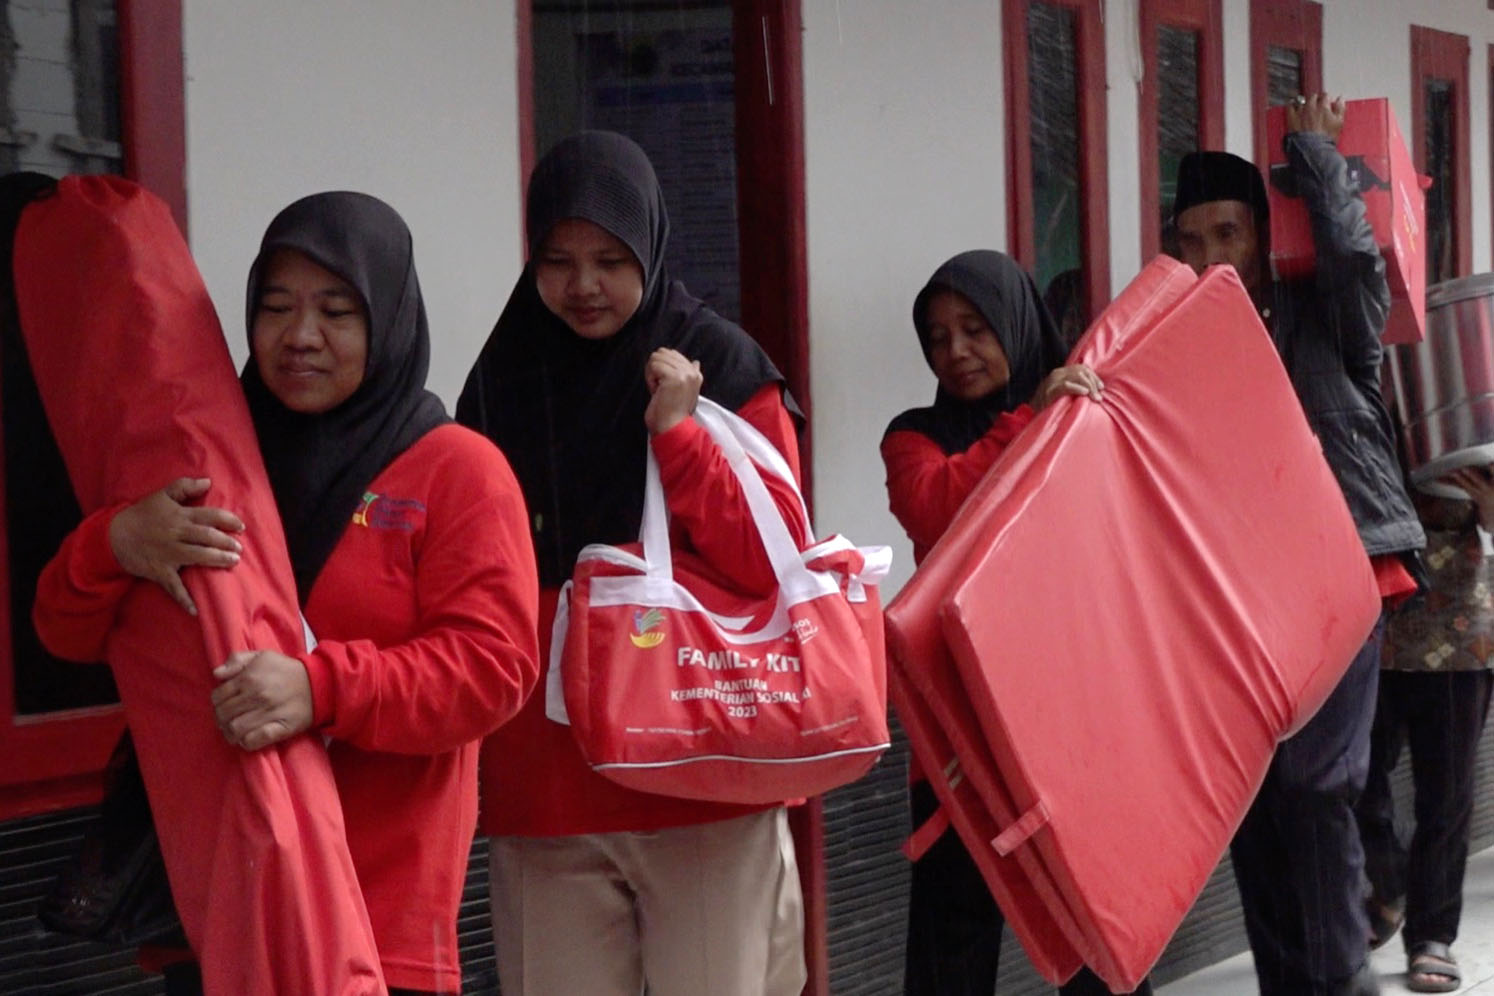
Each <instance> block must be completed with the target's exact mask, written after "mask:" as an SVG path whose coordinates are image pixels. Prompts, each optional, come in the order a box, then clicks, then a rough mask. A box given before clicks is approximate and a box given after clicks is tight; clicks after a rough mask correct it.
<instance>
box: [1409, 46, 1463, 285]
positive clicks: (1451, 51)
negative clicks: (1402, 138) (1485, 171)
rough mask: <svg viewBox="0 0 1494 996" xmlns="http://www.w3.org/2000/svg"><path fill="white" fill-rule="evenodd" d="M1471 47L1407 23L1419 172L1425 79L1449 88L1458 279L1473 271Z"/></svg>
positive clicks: (1422, 167)
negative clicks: (1444, 82)
mask: <svg viewBox="0 0 1494 996" xmlns="http://www.w3.org/2000/svg"><path fill="white" fill-rule="evenodd" d="M1471 52H1472V48H1471V46H1470V44H1469V41H1468V36H1467V35H1459V34H1453V33H1451V32H1448V31H1438V30H1436V29H1435V28H1424V27H1422V26H1420V25H1417V24H1413V25H1411V88H1412V89H1411V133H1412V137H1411V152H1412V156H1413V157H1414V158H1415V160H1416V168H1417V170H1418V171H1419V172H1421V173H1423V174H1425V173H1426V172H1427V143H1426V127H1427V122H1426V108H1425V104H1426V101H1425V100H1424V99H1423V97H1424V95H1425V91H1426V81H1427V80H1429V79H1441V80H1451V81H1452V84H1453V211H1452V222H1453V226H1454V231H1453V269H1454V270H1455V272H1456V275H1457V276H1460V277H1463V276H1467V275H1468V274H1470V273H1472V272H1473V226H1472V220H1473V219H1472V206H1471V205H1472V192H1473V183H1472V178H1471V176H1470V169H1471V167H1470V165H1469V149H1470V148H1471V146H1470V145H1469V121H1468V62H1469V56H1470V54H1471Z"/></svg>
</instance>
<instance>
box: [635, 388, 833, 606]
mask: <svg viewBox="0 0 1494 996" xmlns="http://www.w3.org/2000/svg"><path fill="white" fill-rule="evenodd" d="M737 414H738V415H740V416H741V417H742V418H744V419H746V420H747V421H748V422H750V423H751V424H752V426H753V427H754V428H756V429H757V430H758V431H759V432H761V433H762V434H763V435H764V436H766V437H767V438H768V441H769V442H771V443H772V444H773V446H774V447H775V448H776V449H777V450H778V452H780V453H782V454H783V456H784V459H786V460H787V461H788V465H789V468H790V469H791V470H792V471H793V473H794V481H795V483H798V482H799V477H800V471H799V444H798V441H797V439H796V438H795V435H794V425H793V421H792V419H791V418H790V416H789V413H788V409H786V408H785V407H784V405H783V390H782V387H781V386H780V385H778V384H776V383H774V384H768V385H766V386H764V387H763V388H761V389H760V390H758V392H757V393H756V394H754V395H753V396H752V397H751V398H749V399H747V402H746V403H745V404H743V405H742V407H741V408H739V409H738V410H737ZM652 445H653V448H654V456H655V457H657V458H658V461H659V479H660V481H661V482H662V483H663V485H664V494H665V496H666V498H667V500H668V502H669V514H670V532H671V535H672V536H674V537H677V538H683V539H684V540H685V541H686V542H687V543H688V544H689V546H690V548H691V549H693V550H694V551H695V552H696V553H699V554H700V555H701V556H702V557H704V558H705V559H706V560H707V561H709V562H710V563H711V564H712V565H714V566H715V567H717V568H719V569H720V570H722V571H723V572H725V573H727V574H728V575H729V576H731V577H732V578H735V579H736V580H737V581H739V582H740V583H741V585H742V589H743V591H744V592H746V593H758V592H768V591H772V590H773V586H774V585H775V584H776V583H777V581H776V580H775V579H774V577H773V567H772V565H771V564H769V563H768V556H767V554H766V553H765V552H764V550H763V544H762V540H761V539H759V538H758V534H757V528H756V527H755V526H754V525H753V523H752V513H751V512H750V511H748V509H747V500H746V499H745V498H744V497H743V495H742V489H741V485H739V484H738V483H737V478H736V475H735V474H733V473H732V471H731V466H730V465H729V464H728V463H727V462H726V457H725V456H723V455H722V453H721V450H720V449H719V448H718V447H717V446H716V444H715V442H714V441H712V439H711V437H710V435H709V434H708V433H707V432H706V431H705V429H703V428H701V426H700V424H699V423H697V422H696V421H695V420H694V419H693V418H687V419H685V420H684V421H683V422H681V423H680V424H679V425H676V426H675V427H674V428H672V429H670V430H669V431H668V432H661V433H659V434H658V435H657V436H654V437H653V440H652ZM763 481H764V483H766V484H767V486H768V492H769V493H770V494H771V495H772V496H773V503H774V504H775V505H777V506H778V511H779V514H780V515H782V516H783V521H784V522H785V523H786V524H787V525H788V528H789V534H790V535H791V536H793V538H794V542H795V543H796V544H798V545H799V546H800V547H801V548H802V547H803V546H804V545H805V544H806V543H807V541H808V536H807V535H805V530H804V525H803V512H802V508H803V503H802V501H801V500H800V498H799V495H798V494H797V493H795V492H794V491H793V489H791V488H789V487H788V486H787V485H786V484H784V483H783V482H782V481H781V480H779V479H778V478H777V477H776V476H774V475H772V474H769V473H766V472H765V473H764V474H763Z"/></svg>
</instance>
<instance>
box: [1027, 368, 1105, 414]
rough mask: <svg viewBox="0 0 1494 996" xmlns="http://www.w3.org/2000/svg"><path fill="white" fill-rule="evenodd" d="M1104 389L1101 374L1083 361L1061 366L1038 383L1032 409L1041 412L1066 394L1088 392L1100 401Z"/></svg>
mask: <svg viewBox="0 0 1494 996" xmlns="http://www.w3.org/2000/svg"><path fill="white" fill-rule="evenodd" d="M1104 389H1105V385H1104V384H1103V383H1101V382H1100V375H1099V374H1097V373H1095V372H1094V370H1092V369H1091V368H1089V367H1087V366H1085V365H1084V364H1083V363H1075V364H1073V365H1071V366H1067V367H1059V368H1058V369H1057V370H1054V371H1053V372H1052V373H1050V374H1048V376H1047V377H1045V378H1044V379H1043V382H1042V384H1040V385H1038V389H1037V393H1035V394H1034V395H1033V396H1032V410H1033V411H1038V412H1040V411H1042V410H1043V409H1044V408H1047V407H1048V406H1049V405H1051V404H1052V403H1053V402H1054V401H1056V400H1058V398H1060V397H1062V396H1063V395H1065V394H1078V395H1083V394H1087V395H1089V396H1090V397H1091V398H1093V399H1094V400H1096V401H1099V400H1100V392H1101V391H1103V390H1104Z"/></svg>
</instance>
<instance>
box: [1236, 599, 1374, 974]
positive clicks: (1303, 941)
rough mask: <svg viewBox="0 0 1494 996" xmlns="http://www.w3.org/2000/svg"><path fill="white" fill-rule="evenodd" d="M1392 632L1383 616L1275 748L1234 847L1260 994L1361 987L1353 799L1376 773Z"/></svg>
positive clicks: (1362, 933) (1360, 884) (1365, 928)
mask: <svg viewBox="0 0 1494 996" xmlns="http://www.w3.org/2000/svg"><path fill="white" fill-rule="evenodd" d="M1384 636H1385V622H1384V618H1383V617H1381V619H1380V621H1379V622H1377V623H1376V624H1375V629H1374V632H1373V633H1371V634H1370V638H1369V640H1368V641H1367V642H1366V643H1365V645H1364V646H1363V647H1362V648H1361V649H1360V651H1359V653H1358V654H1357V655H1356V656H1355V658H1354V661H1353V663H1352V664H1350V665H1349V670H1348V672H1347V673H1346V674H1345V675H1344V677H1343V678H1342V680H1340V681H1339V683H1338V686H1337V687H1336V688H1334V690H1333V692H1332V694H1331V695H1329V696H1328V700H1327V701H1326V702H1324V703H1323V707H1322V708H1321V709H1319V710H1318V712H1317V714H1316V715H1314V716H1313V717H1312V719H1311V720H1309V721H1308V723H1307V725H1306V726H1304V727H1303V728H1302V729H1301V730H1299V731H1298V732H1297V733H1296V734H1295V735H1293V736H1292V737H1290V738H1288V739H1286V740H1284V741H1282V742H1281V744H1280V745H1278V746H1277V748H1276V755H1275V757H1273V758H1272V760H1271V766H1270V768H1269V769H1268V770H1267V772H1266V779H1265V782H1264V783H1263V784H1262V785H1261V790H1260V792H1259V793H1258V794H1257V795H1256V797H1255V801H1254V802H1253V803H1252V804H1251V806H1250V810H1249V812H1247V813H1246V815H1245V820H1244V822H1243V823H1241V824H1240V829H1239V830H1238V831H1237V832H1236V834H1235V839H1234V840H1233V841H1232V842H1231V844H1230V856H1231V857H1232V858H1233V861H1234V868H1235V882H1236V884H1237V885H1238V886H1239V889H1240V903H1241V906H1242V907H1243V909H1244V913H1245V930H1246V933H1247V934H1248V935H1249V937H1250V951H1251V954H1252V955H1253V956H1254V958H1255V973H1256V979H1257V981H1258V983H1259V985H1260V991H1261V996H1277V994H1281V996H1319V994H1323V996H1328V994H1335V996H1336V994H1338V993H1344V992H1355V991H1358V990H1356V989H1355V988H1353V987H1354V985H1355V983H1353V982H1352V981H1351V980H1353V978H1354V976H1355V973H1356V972H1358V970H1359V968H1360V966H1361V965H1363V964H1364V962H1365V958H1366V956H1367V955H1368V953H1369V944H1368V937H1369V921H1368V919H1367V918H1366V916H1365V912H1364V851H1363V849H1362V847H1361V846H1360V841H1359V827H1358V825H1357V824H1356V823H1355V821H1354V804H1355V803H1356V802H1357V801H1358V799H1359V794H1360V792H1361V791H1363V789H1364V782H1365V778H1366V777H1367V775H1368V772H1369V744H1370V727H1371V725H1372V723H1373V720H1374V714H1375V690H1376V687H1377V684H1378V679H1379V675H1380V645H1381V643H1382V642H1383V640H1384ZM1371 991H1373V990H1371Z"/></svg>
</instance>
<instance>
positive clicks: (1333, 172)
mask: <svg viewBox="0 0 1494 996" xmlns="http://www.w3.org/2000/svg"><path fill="white" fill-rule="evenodd" d="M1284 144H1285V147H1286V154H1287V161H1288V162H1289V163H1290V165H1291V167H1292V172H1293V174H1294V179H1295V181H1296V185H1297V192H1298V194H1299V195H1300V196H1301V197H1302V198H1303V199H1304V200H1305V201H1306V202H1307V209H1308V213H1309V216H1310V218H1311V220H1312V232H1313V243H1314V247H1315V248H1316V250H1317V271H1316V273H1315V274H1314V275H1313V276H1312V277H1310V278H1308V279H1304V280H1298V281H1291V282H1284V281H1283V282H1277V283H1276V284H1275V285H1274V287H1273V288H1272V291H1273V293H1272V299H1271V300H1272V304H1271V306H1270V308H1269V310H1268V311H1267V312H1263V317H1264V318H1265V319H1266V323H1267V326H1268V327H1269V328H1270V329H1271V335H1272V337H1273V338H1274V339H1275V341H1276V348H1277V350H1278V351H1279V352H1280V353H1281V358H1282V362H1283V363H1284V364H1285V365H1286V369H1287V374H1288V375H1289V376H1290V377H1291V380H1292V386H1293V387H1294V388H1296V391H1297V397H1298V398H1299V399H1300V400H1301V402H1302V407H1303V409H1304V410H1305V411H1306V413H1307V420H1308V423H1309V424H1310V425H1311V426H1312V429H1313V432H1315V433H1316V434H1317V436H1318V439H1319V440H1320V441H1321V443H1322V446H1323V455H1324V456H1325V457H1326V458H1327V460H1328V465H1329V466H1330V467H1331V468H1332V469H1333V473H1334V475H1335V476H1336V477H1337V478H1338V484H1339V487H1340V488H1342V489H1343V493H1344V498H1345V499H1346V500H1347V502H1348V505H1349V511H1350V513H1351V514H1352V515H1353V516H1354V522H1355V523H1356V524H1357V525H1358V527H1359V536H1360V539H1362V540H1363V541H1364V547H1365V550H1366V551H1367V552H1368V553H1369V554H1370V555H1371V556H1376V555H1379V554H1385V553H1399V552H1402V551H1406V550H1419V549H1421V547H1422V546H1423V545H1424V544H1425V542H1426V538H1425V536H1424V535H1423V534H1422V529H1421V523H1420V521H1419V520H1418V519H1417V517H1416V512H1415V510H1414V509H1413V508H1412V506H1411V500H1410V498H1409V497H1408V496H1407V494H1406V489H1405V486H1404V484H1403V477H1402V474H1401V468H1400V463H1399V460H1398V459H1397V457H1396V447H1395V437H1394V435H1393V430H1392V428H1391V422H1390V415H1389V413H1388V412H1387V411H1386V408H1385V401H1384V399H1383V397H1382V395H1381V393H1380V363H1381V359H1382V357H1383V355H1384V350H1383V348H1382V347H1381V345H1380V333H1381V331H1382V330H1383V329H1384V327H1385V318H1386V315H1387V314H1388V313H1389V311H1390V289H1389V287H1388V286H1387V285H1386V282H1385V261H1384V259H1383V258H1382V257H1381V256H1380V250H1379V247H1378V246H1377V245H1376V244H1375V236H1374V232H1373V230H1372V229H1371V228H1370V224H1369V220H1368V219H1367V218H1366V216H1365V208H1364V201H1363V200H1362V199H1361V198H1360V196H1359V193H1358V192H1357V191H1356V190H1355V189H1353V187H1351V186H1350V182H1349V170H1348V166H1347V164H1346V163H1345V162H1344V157H1343V156H1342V155H1340V154H1339V151H1338V149H1337V148H1336V147H1335V146H1334V144H1333V142H1332V141H1330V140H1329V139H1328V137H1327V136H1326V135H1322V134H1318V133H1316V132H1297V133H1294V134H1290V135H1288V136H1287V137H1286V140H1285V143H1284Z"/></svg>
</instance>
